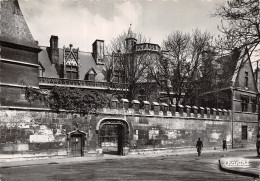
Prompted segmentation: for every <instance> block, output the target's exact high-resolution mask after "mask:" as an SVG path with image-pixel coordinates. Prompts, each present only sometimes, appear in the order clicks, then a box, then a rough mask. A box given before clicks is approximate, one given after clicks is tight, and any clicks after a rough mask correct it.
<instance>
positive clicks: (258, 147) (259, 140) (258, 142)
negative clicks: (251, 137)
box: [256, 134, 260, 156]
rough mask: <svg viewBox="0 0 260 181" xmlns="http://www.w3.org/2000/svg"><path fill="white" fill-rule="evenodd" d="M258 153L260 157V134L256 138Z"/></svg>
mask: <svg viewBox="0 0 260 181" xmlns="http://www.w3.org/2000/svg"><path fill="white" fill-rule="evenodd" d="M256 151H257V156H260V135H259V134H258V135H257V137H256Z"/></svg>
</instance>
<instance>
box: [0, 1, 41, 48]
mask: <svg viewBox="0 0 260 181" xmlns="http://www.w3.org/2000/svg"><path fill="white" fill-rule="evenodd" d="M0 3H1V5H0V41H5V42H9V43H15V44H18V45H23V46H27V47H32V48H37V49H39V47H38V45H37V43H36V42H35V40H34V39H33V36H32V34H31V32H30V30H29V28H28V26H27V24H26V22H25V19H24V17H23V14H22V11H21V9H20V6H19V3H18V0H8V1H6V0H4V1H0Z"/></svg>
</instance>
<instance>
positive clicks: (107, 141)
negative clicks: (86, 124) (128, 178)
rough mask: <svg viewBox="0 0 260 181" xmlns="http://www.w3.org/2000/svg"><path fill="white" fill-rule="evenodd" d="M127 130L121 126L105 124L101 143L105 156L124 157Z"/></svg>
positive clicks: (102, 128)
mask: <svg viewBox="0 0 260 181" xmlns="http://www.w3.org/2000/svg"><path fill="white" fill-rule="evenodd" d="M124 135H125V129H124V126H123V125H121V124H104V125H103V126H102V127H101V130H100V142H101V147H102V150H103V153H104V154H113V155H123V147H124V140H125V136H124Z"/></svg>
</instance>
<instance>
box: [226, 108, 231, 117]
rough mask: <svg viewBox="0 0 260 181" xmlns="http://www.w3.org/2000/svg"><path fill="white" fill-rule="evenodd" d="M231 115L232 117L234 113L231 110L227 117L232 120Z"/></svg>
mask: <svg viewBox="0 0 260 181" xmlns="http://www.w3.org/2000/svg"><path fill="white" fill-rule="evenodd" d="M231 115H232V112H231V110H230V109H229V110H228V116H227V119H231Z"/></svg>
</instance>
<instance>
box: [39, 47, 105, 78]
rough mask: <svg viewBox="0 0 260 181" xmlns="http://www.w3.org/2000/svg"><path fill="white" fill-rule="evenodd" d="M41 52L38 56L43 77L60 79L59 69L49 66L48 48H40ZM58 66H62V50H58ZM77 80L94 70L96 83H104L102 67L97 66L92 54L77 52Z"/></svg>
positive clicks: (52, 65)
mask: <svg viewBox="0 0 260 181" xmlns="http://www.w3.org/2000/svg"><path fill="white" fill-rule="evenodd" d="M41 49H42V51H41V52H40V53H39V54H38V56H39V62H40V63H41V64H42V66H43V67H44V69H45V72H44V74H43V75H44V77H48V78H60V77H59V69H58V66H56V65H55V64H51V60H50V57H49V54H48V52H49V51H50V48H49V47H41ZM59 64H60V65H61V64H63V49H61V48H59ZM79 65H80V66H79V80H84V79H85V76H86V74H87V72H89V70H90V69H92V68H93V69H94V70H95V72H96V73H97V76H96V81H97V82H104V81H105V80H104V76H103V74H102V68H103V66H102V65H97V64H96V62H95V60H94V58H93V56H92V53H90V52H82V51H79Z"/></svg>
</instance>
